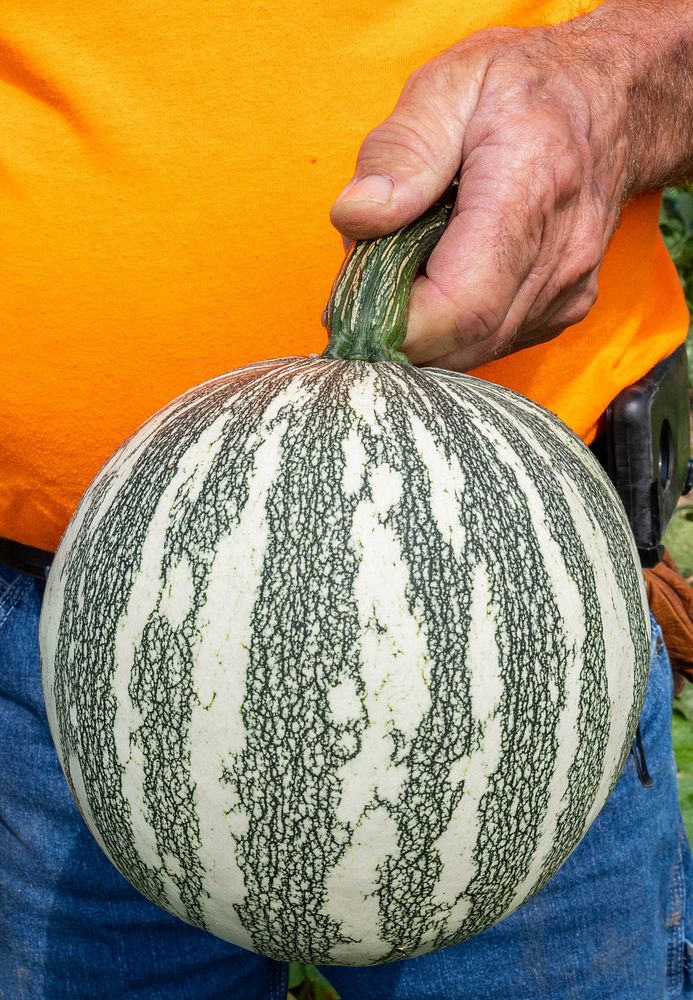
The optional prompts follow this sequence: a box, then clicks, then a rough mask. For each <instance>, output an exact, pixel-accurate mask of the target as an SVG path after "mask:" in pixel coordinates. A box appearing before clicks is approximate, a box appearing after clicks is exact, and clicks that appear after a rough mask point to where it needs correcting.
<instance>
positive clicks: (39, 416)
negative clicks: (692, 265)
mask: <svg viewBox="0 0 693 1000" xmlns="http://www.w3.org/2000/svg"><path fill="white" fill-rule="evenodd" d="M569 6H570V10H568V7H569ZM592 6H594V4H592ZM467 7H468V10H467V11H465V10H464V5H462V9H460V5H455V4H448V5H446V4H437V5H436V4H433V5H432V4H430V2H428V0H407V2H403V3H392V4H385V5H382V4H381V5H374V4H369V3H366V2H362V0H354V2H351V3H350V4H348V5H344V4H342V3H336V2H328V3H325V2H322V3H319V4H318V3H313V2H310V3H304V4H302V5H300V6H299V7H298V8H286V7H284V6H282V7H280V6H279V4H277V3H269V2H251V3H249V4H245V5H230V4H228V3H221V2H219V0H209V2H206V3H204V4H202V5H200V4H188V3H183V2H180V0H166V2H165V3H164V2H163V0H153V2H150V3H147V4H145V5H144V6H142V5H140V4H135V3H134V2H121V3H118V4H115V5H109V4H95V5H94V4H87V3H85V2H84V0H64V2H59V3H55V0H52V2H51V3H50V4H49V3H48V2H47V0H33V2H30V3H18V2H12V3H10V4H9V5H8V4H5V5H4V8H3V12H2V15H0V116H1V118H2V121H3V141H2V147H1V148H0V217H1V218H2V226H1V227H0V257H1V259H2V261H3V282H2V287H3V308H4V316H3V325H4V328H5V334H4V337H3V341H4V348H5V349H4V352H3V353H4V357H3V364H2V366H0V536H5V537H10V538H14V539H17V540H19V541H22V542H26V543H28V544H32V545H36V546H39V547H42V548H53V547H55V545H56V543H57V541H58V538H59V536H60V533H61V532H62V530H63V529H64V527H65V524H66V521H67V519H68V517H69V515H70V514H71V513H72V511H73V509H74V507H75V505H76V503H77V501H78V499H79V497H80V495H81V493H82V491H83V490H84V488H85V487H86V485H87V484H88V482H89V480H90V479H91V477H92V476H93V475H94V474H95V472H96V471H97V470H98V468H99V466H100V465H101V464H102V462H103V461H104V460H105V459H106V458H107V457H108V455H109V454H110V453H111V452H112V451H113V450H114V449H115V447H116V446H117V445H118V444H119V443H120V441H121V440H123V439H124V438H125V437H126V436H127V435H128V434H130V433H131V432H132V431H133V430H134V429H135V428H136V427H137V426H138V425H139V424H140V423H141V422H142V421H143V420H144V419H145V418H146V417H147V416H149V415H150V414H151V413H153V412H154V411H155V410H156V409H158V408H159V407H160V406H161V405H163V404H164V403H166V402H167V401H168V400H169V399H171V398H173V397H174V396H176V395H177V394H179V393H180V392H182V391H183V390H185V389H187V388H189V387H190V386H191V385H194V384H195V383H197V382H201V381H203V380H205V379H207V378H210V377H212V376H214V375H217V374H219V373H221V372H223V371H228V370H230V369H232V368H235V367H238V366H240V365H243V364H245V363H248V362H251V361H255V360H259V359H261V358H265V357H271V356H287V355H298V354H307V353H310V352H314V351H320V350H322V348H323V346H324V342H325V333H324V330H323V329H322V326H321V322H320V317H321V312H322V309H323V307H324V305H325V302H326V300H327V297H328V295H329V291H330V286H331V283H332V280H333V278H334V275H335V274H336V272H337V270H338V268H339V264H340V261H341V258H342V255H343V251H342V244H341V239H340V237H339V234H338V233H337V232H336V231H335V230H334V229H333V228H332V227H331V225H330V222H329V217H328V212H329V208H330V205H331V203H332V201H333V199H334V197H335V196H336V194H337V193H338V192H339V191H340V190H341V188H342V186H343V185H344V184H345V183H346V181H347V180H349V178H350V177H351V174H352V170H353V165H354V162H355V157H356V154H357V151H358V148H359V145H360V143H361V141H362V139H363V138H364V136H365V135H366V133H367V132H368V131H369V130H370V129H371V128H372V127H373V126H374V125H376V124H377V123H378V122H379V121H381V120H382V119H383V118H384V117H385V116H386V115H387V114H388V113H389V111H390V110H391V109H392V107H393V105H394V103H395V101H396V99H397V97H398V95H399V93H400V90H401V88H402V85H403V84H404V82H405V80H406V78H407V77H408V76H409V74H410V73H411V72H412V71H413V70H414V69H415V68H417V67H418V66H420V65H421V64H423V63H424V62H425V61H426V60H428V59H429V58H431V57H432V56H433V55H434V54H435V53H436V52H438V51H440V50H441V49H444V48H446V47H448V46H449V45H451V44H452V43H453V42H455V41H457V40H459V38H460V37H462V36H463V35H465V34H467V33H469V32H470V31H473V30H477V29H480V28H482V27H484V26H487V25H490V24H504V23H509V24H516V25H524V24H536V23H543V22H551V21H556V20H560V19H561V18H562V17H566V16H569V15H572V14H574V13H576V11H575V10H574V9H573V7H572V5H568V4H567V3H565V2H564V3H551V2H547V3H542V4H532V3H531V2H524V3H520V2H515V3H513V2H501V0H499V2H495V3H486V4H484V5H478V4H471V3H469V4H467ZM658 205H659V200H658V197H657V196H654V195H653V196H649V197H646V198H641V199H639V200H638V201H637V202H636V203H634V204H633V205H631V206H629V207H628V208H627V209H626V211H625V212H624V216H623V222H622V225H621V228H620V230H619V232H618V233H617V235H616V237H615V238H614V240H613V243H612V245H611V247H610V249H609V253H608V258H607V261H606V263H605V265H604V268H603V271H602V277H601V289H602V291H601V294H600V298H599V299H598V301H597V304H596V306H595V307H594V309H593V311H592V313H591V315H590V316H589V317H588V319H587V320H586V321H585V322H583V323H581V324H579V326H577V327H573V328H572V329H571V330H569V331H568V332H567V333H566V334H564V335H562V337H561V338H559V340H558V341H555V342H553V343H552V344H549V345H544V346H541V347H537V348H533V349H531V350H529V351H524V352H521V353H520V354H518V355H515V356H513V357H511V358H508V359H504V360H502V361H500V362H495V363H493V364H491V365H488V366H485V367H484V368H483V369H482V370H480V372H479V374H481V375H482V376H483V377H487V378H492V379H494V380H496V381H499V382H502V383H504V384H506V385H510V386H511V387H512V388H516V389H518V390H520V391H522V392H524V393H526V394H527V395H529V396H531V397H532V398H534V399H536V400H538V401H539V402H541V403H543V404H544V405H546V406H548V407H549V408H550V409H553V410H554V411H555V412H558V413H559V415H560V416H561V417H563V419H564V420H566V421H567V422H568V423H569V424H570V425H571V426H573V427H574V429H575V430H577V431H578V433H580V434H582V435H583V437H586V438H589V436H590V435H591V434H593V433H594V426H595V423H596V421H597V419H598V417H599V414H600V413H601V412H603V410H604V408H605V407H606V405H607V404H608V403H609V401H610V400H611V398H613V396H614V395H615V393H616V392H617V391H618V390H619V389H620V388H621V387H622V386H623V385H625V384H627V383H628V382H630V381H632V378H634V377H637V375H639V374H641V373H642V372H644V371H645V370H647V369H648V368H649V367H651V365H652V364H654V363H655V362H656V361H658V360H659V359H660V358H661V357H663V356H664V355H665V354H667V353H669V352H670V350H672V349H673V347H674V346H676V344H677V343H679V342H680V341H681V340H682V339H683V336H684V335H685V325H686V319H685V310H684V307H683V305H682V300H681V296H680V292H679V291H678V285H677V281H676V275H675V272H674V270H673V267H672V265H671V263H670V261H669V259H668V257H667V255H666V252H665V249H664V247H663V244H662V243H661V240H660V239H659V236H658V233H657V215H658Z"/></svg>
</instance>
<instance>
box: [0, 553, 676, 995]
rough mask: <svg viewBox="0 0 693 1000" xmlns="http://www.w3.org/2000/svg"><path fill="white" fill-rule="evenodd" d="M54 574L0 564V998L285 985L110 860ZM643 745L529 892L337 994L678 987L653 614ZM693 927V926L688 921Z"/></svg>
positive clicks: (333, 976)
mask: <svg viewBox="0 0 693 1000" xmlns="http://www.w3.org/2000/svg"><path fill="white" fill-rule="evenodd" d="M42 592H43V586H42V584H40V583H39V582H37V581H35V580H32V579H31V578H30V577H27V576H24V575H22V574H17V573H14V572H13V571H10V570H7V569H5V568H4V567H2V566H0V733H2V740H0V997H1V998H2V1000H19V998H22V1000H24V998H31V1000H34V998H37V1000H38V998H40V1000H92V998H95V997H98V996H99V995H102V994H103V995H104V996H106V997H109V998H110V997H113V998H120V997H128V998H136V1000H144V998H146V1000H215V998H219V1000H221V998H222V997H223V998H228V1000H231V998H233V1000H283V998H284V996H285V991H286V967H285V966H283V965H281V964H280V963H277V962H273V961H271V960H269V959H264V958H261V957H259V956H257V955H253V954H251V953H250V952H247V951H243V950H242V949H240V948H235V947H234V946H233V945H230V944H226V943H224V942H222V941H219V940H217V939H216V938H214V937H212V936H211V935H209V934H205V933H204V932H202V931H199V930H196V929H195V928H192V927H189V926H188V925H187V924H184V923H182V922H181V921H179V920H177V919H176V918H174V917H171V916H169V914H167V913H164V912H163V911H162V910H159V909H158V908H157V907H156V906H154V905H152V904H151V903H149V902H148V901H147V900H145V899H143V898H142V897H141V896H139V894H138V893H137V892H136V891H135V890H134V889H133V888H132V887H131V886H130V885H129V883H128V882H126V881H125V879H123V878H122V877H121V875H120V874H119V873H118V872H117V871H116V870H115V868H113V867H112V865H111V864H110V863H109V862H108V861H107V860H106V858H105V857H104V855H103V854H102V853H101V851H100V849H99V848H98V846H97V845H96V842H95V841H94V840H93V838H92V837H91V834H90V833H89V832H88V830H87V829H86V827H85V826H84V824H83V822H82V820H81V818H80V816H79V814H78V812H77V810H76V808H75V806H74V804H73V801H72V798H71V797H70V794H69V792H68V790H67V785H66V783H65V780H64V778H63V776H62V772H61V771H60V768H59V765H58V762H57V758H56V756H55V751H54V749H53V745H52V743H51V740H50V734H49V732H48V726H47V723H46V718H45V712H44V708H43V697H42V692H41V686H40V674H39V664H38V649H37V624H38V615H39V610H40V604H41V598H42ZM655 638H656V640H657V641H656V644H655V655H654V659H653V669H652V674H651V678H650V684H649V690H648V695H647V699H646V703H645V709H644V712H643V718H642V735H643V741H644V746H645V751H646V754H647V762H648V765H649V768H650V771H651V772H652V774H653V777H654V780H655V783H654V786H653V787H652V788H644V787H643V786H642V784H641V783H640V781H639V779H638V777H637V773H636V768H635V764H634V761H633V758H632V757H631V758H629V760H628V763H627V765H626V768H625V770H624V773H623V775H622V777H621V779H620V780H619V783H618V785H617V786H616V789H615V791H614V793H613V794H612V796H611V797H610V799H609V801H608V802H607V804H606V806H605V807H604V809H603V810H602V813H601V814H600V816H599V818H598V819H597V821H596V822H595V823H594V825H593V826H592V828H591V830H590V831H589V833H588V835H587V836H586V837H585V839H584V840H583V842H582V843H581V844H580V845H579V847H578V848H577V850H576V851H575V852H574V853H573V855H572V856H571V857H570V858H569V860H568V861H567V862H566V863H565V865H564V866H563V868H562V869H561V870H560V872H559V873H558V874H557V875H556V876H555V877H554V879H553V880H552V881H551V882H550V883H549V884H548V885H547V886H546V887H545V888H544V889H543V890H542V892H541V893H539V894H538V896H536V897H535V899H534V900H532V901H531V902H530V903H528V904H527V905H526V906H524V907H522V908H521V909H520V910H519V911H517V912H516V913H515V914H513V915H512V916H511V917H509V918H508V919H507V920H505V921H504V922H503V923H502V924H500V925H498V926H497V927H494V928H491V930H489V931H486V932H485V933H484V934H481V935H479V936H478V937H476V938H474V939H473V940H471V941H467V942H465V943H464V944H461V945H458V946H457V947H455V948H449V949H447V950H445V951H442V952H438V953H436V954H434V955H427V956H424V957H422V958H417V959H409V960H407V961H404V962H398V963H394V964H392V965H387V966H382V967H380V968H368V969H347V968H343V967H332V968H324V969H323V971H324V972H325V974H326V975H327V976H328V978H329V979H330V980H331V981H332V982H333V983H334V984H335V986H336V987H337V988H338V989H339V990H340V992H341V994H342V997H343V1000H378V998H383V1000H384V998H387V1000H429V998H430V1000H453V998H454V1000H573V998H576V1000H577V998H579V1000H660V998H662V1000H669V998H672V997H680V996H682V995H683V994H684V993H685V994H688V993H693V946H691V945H687V943H686V938H687V937H689V938H690V937H692V936H693V935H692V934H691V929H693V866H692V864H691V855H690V851H689V848H688V842H687V840H686V837H685V833H684V831H683V826H682V824H681V818H680V813H679V809H678V803H677V788H676V772H675V768H674V764H673V755H672V749H671V697H672V691H671V672H670V669H669V665H668V661H667V657H666V654H665V652H664V650H663V647H662V644H661V638H660V635H659V631H658V629H656V627H655ZM686 931H688V933H686Z"/></svg>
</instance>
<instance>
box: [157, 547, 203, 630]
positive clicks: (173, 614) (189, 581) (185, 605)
mask: <svg viewBox="0 0 693 1000" xmlns="http://www.w3.org/2000/svg"><path fill="white" fill-rule="evenodd" d="M194 598H195V584H194V581H193V574H192V567H191V565H190V562H189V560H188V558H187V557H186V556H182V557H181V558H180V559H179V560H178V561H177V562H176V563H174V564H173V566H171V567H170V569H169V572H168V576H167V577H166V582H165V584H164V587H163V590H162V591H161V600H160V602H159V614H160V615H163V617H164V618H167V619H168V621H169V623H170V625H171V628H172V629H174V630H175V629H178V628H180V626H181V625H182V624H183V622H184V621H185V619H186V617H187V615H188V614H189V613H190V611H191V609H192V606H193V601H194Z"/></svg>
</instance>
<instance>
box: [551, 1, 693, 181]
mask: <svg viewBox="0 0 693 1000" xmlns="http://www.w3.org/2000/svg"><path fill="white" fill-rule="evenodd" d="M564 28H565V30H566V33H567V34H568V35H569V36H570V40H571V42H572V44H574V45H575V46H576V48H577V50H578V51H579V50H581V49H582V50H583V51H585V52H586V54H587V57H588V58H587V62H588V63H589V64H591V65H592V66H594V68H595V72H596V73H597V74H598V75H599V76H600V77H601V78H602V80H603V82H604V87H605V90H606V91H607V93H608V95H609V105H610V106H609V108H608V112H607V113H608V114H609V116H610V119H611V123H612V130H613V143H614V147H615V149H616V147H620V149H618V152H617V153H616V155H617V156H618V158H619V159H621V160H622V170H623V198H624V200H625V199H627V198H628V197H630V196H632V195H634V194H638V193H640V192H643V191H650V190H655V189H658V188H662V187H664V186H666V185H669V184H675V183H677V182H681V181H685V180H690V179H691V178H693V0H605V2H604V3H603V4H602V5H601V6H600V7H598V8H597V9H596V10H595V11H594V12H592V13H591V14H587V15H585V16H583V17H580V18H577V19H575V20H574V21H570V22H568V23H567V24H566V25H565V26H564Z"/></svg>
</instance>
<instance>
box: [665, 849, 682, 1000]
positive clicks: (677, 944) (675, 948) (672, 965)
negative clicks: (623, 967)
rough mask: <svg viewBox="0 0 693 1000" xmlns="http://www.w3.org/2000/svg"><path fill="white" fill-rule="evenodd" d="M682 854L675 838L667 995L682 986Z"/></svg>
mask: <svg viewBox="0 0 693 1000" xmlns="http://www.w3.org/2000/svg"><path fill="white" fill-rule="evenodd" d="M683 892H684V886H683V855H682V853H681V838H680V837H678V838H677V846H676V862H675V869H674V875H673V879H672V891H671V897H672V898H671V905H670V910H669V914H670V920H671V919H672V918H675V922H673V923H672V926H671V927H670V928H669V940H668V942H667V977H666V990H667V996H671V997H674V996H678V995H679V993H680V992H681V988H682V986H683V958H684V954H683V949H684V926H683V905H684V895H683Z"/></svg>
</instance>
